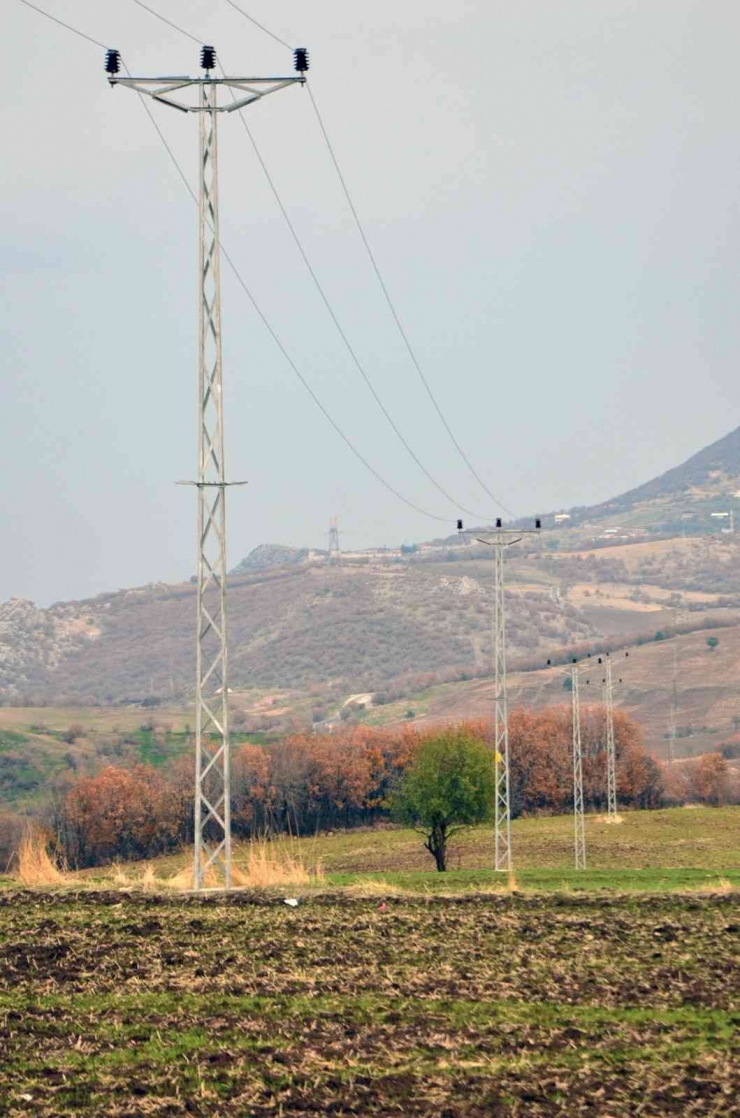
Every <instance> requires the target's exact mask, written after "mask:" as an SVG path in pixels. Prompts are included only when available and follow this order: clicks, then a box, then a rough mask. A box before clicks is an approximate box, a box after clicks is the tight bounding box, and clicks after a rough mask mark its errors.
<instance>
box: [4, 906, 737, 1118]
mask: <svg viewBox="0 0 740 1118" xmlns="http://www.w3.org/2000/svg"><path fill="white" fill-rule="evenodd" d="M739 962H740V896H739V895H737V894H730V895H727V896H706V897H701V896H697V897H688V896H683V897H681V896H676V895H661V896H659V897H646V896H639V897H634V896H633V897H629V898H627V897H622V898H614V897H611V898H602V897H599V898H595V897H584V896H569V895H551V896H542V897H529V896H524V897H522V896H513V897H509V896H505V897H504V896H502V897H472V896H461V897H459V898H456V899H450V898H444V899H442V898H439V899H434V898H430V899H424V898H419V899H418V900H416V899H412V898H406V897H404V898H402V899H401V898H388V899H387V900H385V901H383V902H380V901H379V900H372V901H370V900H356V899H351V898H349V897H347V896H338V895H336V894H334V895H326V896H316V897H311V898H308V899H304V900H302V901H301V904H300V905H299V906H298V907H297V908H294V909H293V908H289V907H287V906H286V905H285V904H284V903H283V902H282V900H281V899H280V898H275V897H271V896H268V895H245V894H237V895H234V896H233V897H231V898H228V900H227V901H225V900H224V898H223V897H218V896H216V897H208V898H206V899H198V898H179V899H172V898H165V897H158V896H147V895H131V896H128V895H122V894H121V893H117V892H105V893H102V892H99V893H84V894H79V895H70V894H66V895H60V894H39V893H21V892H12V893H11V892H9V893H7V894H4V895H0V1115H12V1116H20V1115H39V1116H43V1118H51V1116H54V1118H57V1116H67V1115H75V1116H76V1115H115V1116H121V1118H123V1116H131V1118H133V1116H139V1115H149V1114H151V1115H168V1116H169V1115H172V1116H175V1115H196V1116H203V1118H205V1116H209V1118H211V1116H217V1115H222V1116H224V1118H226V1116H234V1118H236V1116H239V1118H251V1116H254V1118H258V1116H263V1115H264V1116H267V1115H270V1116H278V1115H284V1116H286V1118H287V1116H295V1118H300V1116H304V1115H305V1116H308V1115H312V1116H318V1115H337V1116H341V1115H362V1116H367V1115H379V1116H385V1115H388V1116H390V1115H396V1116H399V1115H403V1116H428V1118H432V1116H434V1118H463V1116H464V1118H479V1116H480V1118H484V1116H485V1118H491V1116H495V1115H522V1116H523V1115H527V1116H538V1115H568V1116H570V1115H604V1116H612V1118H615V1116H618V1115H619V1116H622V1115H625V1116H626V1115H638V1114H639V1115H647V1116H662V1115H671V1114H682V1115H686V1116H690V1115H722V1116H724V1115H738V1116H740V1101H739V1100H740V966H739V965H738V964H739Z"/></svg>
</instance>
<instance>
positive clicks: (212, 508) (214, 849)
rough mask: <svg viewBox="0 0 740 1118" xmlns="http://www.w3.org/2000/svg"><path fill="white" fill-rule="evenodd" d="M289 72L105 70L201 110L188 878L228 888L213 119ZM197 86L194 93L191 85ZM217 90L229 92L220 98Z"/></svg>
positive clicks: (301, 67) (298, 78)
mask: <svg viewBox="0 0 740 1118" xmlns="http://www.w3.org/2000/svg"><path fill="white" fill-rule="evenodd" d="M294 56H295V69H296V71H297V73H296V74H295V75H291V76H290V77H278V78H250V77H244V78H242V77H235V78H230V77H223V78H216V77H214V76H213V70H214V69H215V66H216V52H215V50H214V48H213V47H209V46H204V47H203V48H202V50H201V59H200V61H201V67H202V69H203V70H204V72H205V74H204V76H203V77H199V78H190V77H159V78H134V77H120V76H119V73H120V68H121V62H120V55H119V53H118V51H115V50H109V51H108V52H107V54H106V62H105V69H106V72H107V74H108V81H109V82H110V84H111V85H112V86H115V85H122V86H125V87H128V88H129V89H133V90H135V91H136V92H137V93H139V94H140V95H142V96H145V97H151V98H152V100H154V101H156V102H158V103H159V104H162V105H168V106H170V107H171V108H175V109H179V110H180V111H181V112H186V113H198V114H199V119H200V130H199V132H200V164H199V166H200V174H199V251H200V264H199V297H198V301H199V307H198V324H199V361H198V477H197V480H196V481H194V482H185V483H183V484H188V485H194V486H195V487H196V489H197V492H198V560H197V573H198V592H197V645H196V715H195V718H196V728H195V850H194V862H193V886H194V888H195V889H196V890H200V889H202V888H203V887H204V886H205V885H206V884H207V882H208V880H209V878H213V877H214V876H215V877H216V880H217V882H218V884H220V885H223V886H225V888H227V889H229V888H230V887H231V784H230V754H229V709H228V695H229V689H228V642H227V610H226V604H227V603H226V577H227V566H226V489H227V487H228V486H229V485H234V484H244V483H240V482H228V481H227V480H226V468H225V463H224V399H223V379H222V369H221V271H220V240H219V213H218V147H217V139H218V134H217V120H218V114H219V113H222V112H226V113H231V112H234V111H236V110H238V109H243V108H245V107H246V106H247V105H252V104H255V103H256V102H257V101H260V100H261V99H262V98H263V97H265V96H267V94H269V93H276V92H277V91H278V90H280V89H285V88H286V87H287V86H292V85H296V84H303V83H305V80H306V77H305V74H306V71H307V70H308V53H307V51H306V50H305V49H304V48H302V47H301V48H299V49H298V50H296V51H295V52H294ZM193 90H196V91H197V98H196V99H195V100H194V101H192V100H189V99H188V94H189V93H191V92H192V91H193ZM219 92H221V93H222V94H225V95H226V96H227V98H228V101H227V103H225V104H223V105H219V104H218V99H219ZM183 98H185V99H183Z"/></svg>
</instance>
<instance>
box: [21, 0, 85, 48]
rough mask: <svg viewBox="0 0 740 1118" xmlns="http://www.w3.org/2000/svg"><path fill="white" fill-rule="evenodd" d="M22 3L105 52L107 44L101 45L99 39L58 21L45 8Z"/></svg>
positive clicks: (26, 0) (23, 1)
mask: <svg viewBox="0 0 740 1118" xmlns="http://www.w3.org/2000/svg"><path fill="white" fill-rule="evenodd" d="M20 2H21V4H25V6H26V7H27V8H33V10H34V11H35V12H38V13H39V15H40V16H44V17H45V18H46V19H50V20H51V22H52V23H57V24H58V25H59V26H60V27H63V28H64V29H65V30H66V31H71V32H72V34H73V35H79V37H80V38H81V39H87V41H88V43H93V44H94V45H95V46H96V47H101V48H102V49H103V50H105V43H101V42H100V41H99V40H98V39H93V37H92V36H91V35H86V34H85V32H84V31H78V30H77V28H76V27H73V26H72V24H71V23H65V22H64V20H61V19H57V17H56V16H53V15H50V14H49V12H45V11H44V10H43V8H37V7H36V5H35V4H31V3H30V2H29V0H20Z"/></svg>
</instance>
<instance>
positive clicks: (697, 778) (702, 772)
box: [691, 753, 729, 807]
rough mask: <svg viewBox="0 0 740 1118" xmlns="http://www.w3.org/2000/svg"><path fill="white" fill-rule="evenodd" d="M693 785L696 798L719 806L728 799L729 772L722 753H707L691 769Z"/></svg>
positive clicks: (704, 802)
mask: <svg viewBox="0 0 740 1118" xmlns="http://www.w3.org/2000/svg"><path fill="white" fill-rule="evenodd" d="M691 785H692V792H693V796H694V799H695V800H698V801H699V802H700V803H703V804H711V805H712V806H713V807H719V806H720V805H721V804H723V803H725V802H726V801H727V799H728V793H729V773H728V769H727V761H726V760H725V759H724V757H723V756H722V754H721V753H705V754H704V756H703V757H700V758H699V760H698V761H697V762H696V764H695V765H693V766H692V769H691Z"/></svg>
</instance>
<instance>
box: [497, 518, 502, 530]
mask: <svg viewBox="0 0 740 1118" xmlns="http://www.w3.org/2000/svg"><path fill="white" fill-rule="evenodd" d="M496 527H497V528H501V527H502V523H501V517H500V516H497V517H496Z"/></svg>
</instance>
